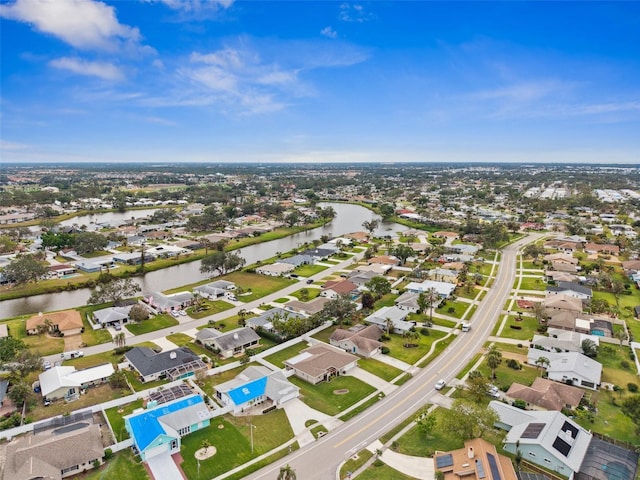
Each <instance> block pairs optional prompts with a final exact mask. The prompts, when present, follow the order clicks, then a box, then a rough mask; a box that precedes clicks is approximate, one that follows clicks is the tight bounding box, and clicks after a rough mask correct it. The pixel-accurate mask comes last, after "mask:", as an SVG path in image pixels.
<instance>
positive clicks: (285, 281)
mask: <svg viewBox="0 0 640 480" xmlns="http://www.w3.org/2000/svg"><path fill="white" fill-rule="evenodd" d="M222 278H223V279H224V280H227V281H229V282H234V283H235V284H236V285H238V286H239V287H241V288H242V289H243V290H244V291H245V292H247V293H249V292H250V293H249V294H248V295H245V294H239V293H236V296H237V297H238V300H241V301H243V302H251V301H253V300H257V299H259V298H262V297H264V296H266V295H269V294H270V293H273V292H277V291H278V290H282V289H283V288H285V287H288V286H289V285H293V284H294V283H296V280H291V279H289V278H281V277H270V276H268V275H258V274H256V273H248V272H233V273H230V274H228V275H225V276H224V277H222Z"/></svg>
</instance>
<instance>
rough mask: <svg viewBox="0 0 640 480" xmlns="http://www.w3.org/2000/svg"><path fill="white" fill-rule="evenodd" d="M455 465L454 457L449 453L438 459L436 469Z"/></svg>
mask: <svg viewBox="0 0 640 480" xmlns="http://www.w3.org/2000/svg"><path fill="white" fill-rule="evenodd" d="M451 465H453V455H451V454H450V453H447V454H446V455H440V456H437V457H436V468H439V469H440V468H445V467H450V466H451Z"/></svg>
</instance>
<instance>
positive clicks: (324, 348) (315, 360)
mask: <svg viewBox="0 0 640 480" xmlns="http://www.w3.org/2000/svg"><path fill="white" fill-rule="evenodd" d="M284 365H285V368H286V369H287V370H293V371H294V374H295V375H296V377H299V378H301V379H302V380H305V381H307V382H309V383H311V384H313V385H316V384H318V383H320V382H325V381H329V380H331V379H332V378H333V377H339V376H340V375H345V374H346V373H347V372H349V371H350V370H352V369H353V368H355V367H357V366H358V357H356V356H355V355H352V354H350V353H346V352H344V351H343V350H340V349H339V348H336V347H333V346H331V345H327V344H324V343H318V344H316V345H313V346H311V347H309V348H305V349H304V350H302V351H301V352H300V353H299V354H298V355H296V356H295V357H293V358H290V359H289V360H285V362H284Z"/></svg>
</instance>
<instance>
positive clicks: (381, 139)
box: [0, 0, 640, 164]
mask: <svg viewBox="0 0 640 480" xmlns="http://www.w3.org/2000/svg"><path fill="white" fill-rule="evenodd" d="M0 22H1V25H0V28H1V35H2V38H1V40H2V42H1V43H2V45H1V48H2V52H1V53H2V57H1V62H2V69H1V73H0V75H1V79H2V80H1V81H2V85H1V87H2V88H1V92H0V128H1V131H0V133H1V135H0V138H1V140H0V142H1V143H0V149H1V150H0V153H1V156H2V161H7V162H14V161H18V162H28V161H85V162H117V161H148V162H178V161H189V162H193V161H202V162H238V161H252V162H276V161H277V162H390V161H420V162H449V161H458V162H463V161H464V162H467V161H468V162H474V161H483V162H507V161H513V162H584V163H587V162H590V163H596V162H598V163H636V164H637V163H640V3H638V2H619V3H618V2H606V3H598V2H584V3H583V2H567V3H560V2H532V3H528V2H496V3H493V2H468V3H456V2H415V1H401V2H398V1H389V2H382V1H374V2H356V3H354V2H332V1H322V2H306V1H305V2H293V1H281V2H269V1H259V2H243V1H235V2H234V1H233V0H224V1H219V2H216V1H207V0H183V1H181V0H124V1H108V0H102V1H97V0H52V1H47V0H8V1H7V0H4V1H3V0H0Z"/></svg>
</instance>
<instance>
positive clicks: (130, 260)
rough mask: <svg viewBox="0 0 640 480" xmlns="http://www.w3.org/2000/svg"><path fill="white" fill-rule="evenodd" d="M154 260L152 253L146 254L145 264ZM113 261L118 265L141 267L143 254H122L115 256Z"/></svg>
mask: <svg viewBox="0 0 640 480" xmlns="http://www.w3.org/2000/svg"><path fill="white" fill-rule="evenodd" d="M129 245H131V244H129ZM154 258H155V257H154V256H153V255H151V254H150V253H147V252H145V253H144V261H145V262H152V261H153V260H154ZM112 259H113V261H114V262H116V263H124V264H125V265H140V264H141V263H142V254H141V253H140V252H131V253H129V252H121V253H118V254H117V255H114V256H113V257H112Z"/></svg>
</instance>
